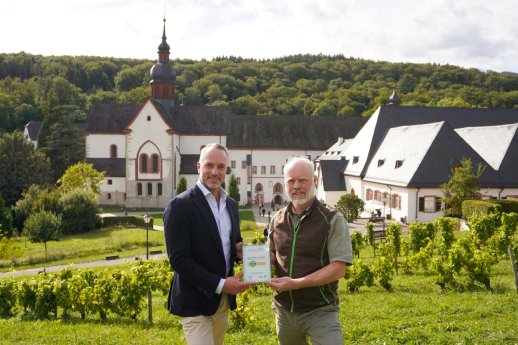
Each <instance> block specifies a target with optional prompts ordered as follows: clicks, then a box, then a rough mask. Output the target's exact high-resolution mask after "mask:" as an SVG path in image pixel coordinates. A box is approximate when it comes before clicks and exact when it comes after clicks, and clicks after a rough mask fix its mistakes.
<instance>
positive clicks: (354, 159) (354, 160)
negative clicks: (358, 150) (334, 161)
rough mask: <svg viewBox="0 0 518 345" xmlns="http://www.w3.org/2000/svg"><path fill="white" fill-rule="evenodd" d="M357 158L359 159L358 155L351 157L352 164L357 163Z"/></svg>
mask: <svg viewBox="0 0 518 345" xmlns="http://www.w3.org/2000/svg"><path fill="white" fill-rule="evenodd" d="M359 159H360V157H358V156H354V157H353V164H356V163H358V160H359Z"/></svg>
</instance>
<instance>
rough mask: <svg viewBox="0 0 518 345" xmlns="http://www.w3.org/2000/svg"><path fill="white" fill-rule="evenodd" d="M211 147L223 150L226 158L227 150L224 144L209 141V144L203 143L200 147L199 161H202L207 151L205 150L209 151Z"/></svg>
mask: <svg viewBox="0 0 518 345" xmlns="http://www.w3.org/2000/svg"><path fill="white" fill-rule="evenodd" d="M211 149H218V150H221V151H223V152H225V156H227V158H228V151H227V148H226V147H225V146H223V145H221V144H218V143H210V144H207V145H205V147H204V148H202V149H201V151H200V159H199V162H202V161H203V159H204V158H205V154H206V153H207V151H209V150H211Z"/></svg>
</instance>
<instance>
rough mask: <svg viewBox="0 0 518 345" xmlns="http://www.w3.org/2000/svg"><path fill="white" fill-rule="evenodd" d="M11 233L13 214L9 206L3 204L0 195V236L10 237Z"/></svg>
mask: <svg viewBox="0 0 518 345" xmlns="http://www.w3.org/2000/svg"><path fill="white" fill-rule="evenodd" d="M12 234H13V216H12V214H11V208H10V207H8V206H7V205H6V204H5V201H4V199H2V197H0V238H1V237H2V235H3V236H6V237H11V235H12Z"/></svg>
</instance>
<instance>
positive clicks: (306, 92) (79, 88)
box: [0, 52, 518, 132]
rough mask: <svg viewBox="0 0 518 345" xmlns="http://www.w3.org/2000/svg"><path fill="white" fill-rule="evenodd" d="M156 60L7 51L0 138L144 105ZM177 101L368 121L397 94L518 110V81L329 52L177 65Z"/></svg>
mask: <svg viewBox="0 0 518 345" xmlns="http://www.w3.org/2000/svg"><path fill="white" fill-rule="evenodd" d="M153 63H154V62H153V61H151V60H137V59H123V58H107V57H88V56H78V57H72V56H41V55H31V54H28V53H24V52H21V53H16V54H0V132H2V131H6V132H11V131H13V130H15V129H22V128H23V126H24V125H25V124H26V123H27V122H28V121H29V120H44V119H46V118H47V117H49V116H51V114H52V113H53V112H55V111H56V110H55V109H56V107H57V109H59V107H60V106H61V107H62V106H67V108H66V109H67V112H69V113H70V114H73V115H71V116H73V119H74V121H81V120H82V119H84V114H85V111H87V109H88V108H89V107H90V105H92V104H94V103H110V104H113V103H120V104H140V103H142V102H143V101H145V100H146V99H147V98H148V97H149V96H150V87H149V84H148V83H149V70H150V68H151V67H152V65H153ZM172 64H173V66H174V68H175V70H176V75H177V77H176V90H177V97H176V100H177V104H184V105H230V106H231V107H232V108H233V110H234V112H235V113H237V114H248V115H256V114H257V115H263V114H264V115H274V114H278V115H308V116H369V115H371V114H372V112H373V111H374V110H375V109H376V108H377V107H378V106H379V105H380V104H384V103H387V102H388V98H389V96H390V94H391V93H392V91H393V90H394V88H396V85H397V90H398V93H399V96H400V97H401V99H402V104H404V105H424V106H466V107H492V108H512V107H516V106H518V75H517V74H515V73H497V72H492V71H480V70H477V69H464V68H461V67H456V66H452V65H437V64H415V63H389V62H383V61H377V62H376V61H369V60H361V59H355V58H347V57H344V56H341V55H338V56H323V55H295V56H288V57H284V58H278V59H273V60H252V59H242V58H239V57H222V58H217V59H213V60H211V61H207V60H201V61H194V60H188V59H182V60H173V61H172Z"/></svg>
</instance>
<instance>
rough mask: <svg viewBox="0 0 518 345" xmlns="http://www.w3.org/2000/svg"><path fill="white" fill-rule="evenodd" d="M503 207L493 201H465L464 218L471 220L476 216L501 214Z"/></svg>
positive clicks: (463, 207) (463, 203) (463, 204)
mask: <svg viewBox="0 0 518 345" xmlns="http://www.w3.org/2000/svg"><path fill="white" fill-rule="evenodd" d="M501 212H502V206H500V205H499V204H495V203H494V202H493V201H486V200H465V201H463V202H462V217H463V218H464V219H466V220H469V219H470V218H471V217H472V216H474V215H478V216H481V215H484V214H490V213H501Z"/></svg>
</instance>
